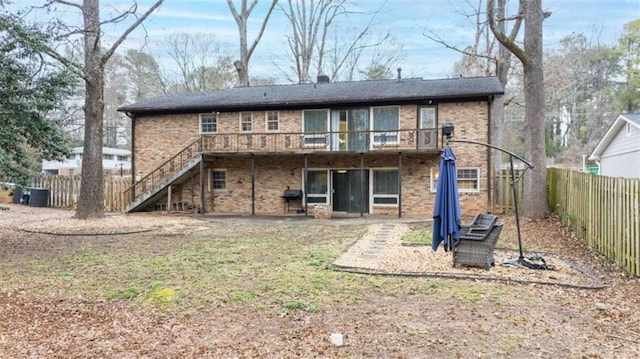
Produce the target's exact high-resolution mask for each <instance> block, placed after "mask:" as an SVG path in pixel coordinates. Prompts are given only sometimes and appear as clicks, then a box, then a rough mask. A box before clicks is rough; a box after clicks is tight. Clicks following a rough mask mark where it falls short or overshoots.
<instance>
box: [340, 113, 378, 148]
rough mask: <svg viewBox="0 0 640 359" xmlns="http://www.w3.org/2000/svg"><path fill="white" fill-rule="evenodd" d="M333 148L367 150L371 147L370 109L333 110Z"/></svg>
mask: <svg viewBox="0 0 640 359" xmlns="http://www.w3.org/2000/svg"><path fill="white" fill-rule="evenodd" d="M331 132H332V135H331V150H333V151H355V152H359V151H366V150H368V149H369V109H368V108H356V109H349V110H333V111H331Z"/></svg>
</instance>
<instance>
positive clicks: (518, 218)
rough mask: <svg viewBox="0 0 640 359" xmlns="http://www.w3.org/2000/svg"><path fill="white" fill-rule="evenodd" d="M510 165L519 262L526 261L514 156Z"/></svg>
mask: <svg viewBox="0 0 640 359" xmlns="http://www.w3.org/2000/svg"><path fill="white" fill-rule="evenodd" d="M509 163H510V165H511V191H512V193H513V209H514V211H515V212H516V229H517V231H518V249H519V251H520V257H518V261H519V262H520V261H522V260H524V255H523V254H522V237H521V236H520V214H519V213H518V191H517V190H516V176H515V172H514V170H513V156H512V155H511V154H509Z"/></svg>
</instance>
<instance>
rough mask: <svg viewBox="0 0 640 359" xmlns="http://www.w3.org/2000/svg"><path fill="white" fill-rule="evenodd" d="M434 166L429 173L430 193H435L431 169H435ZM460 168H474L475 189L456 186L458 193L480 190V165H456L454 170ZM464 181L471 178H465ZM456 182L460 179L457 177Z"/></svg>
mask: <svg viewBox="0 0 640 359" xmlns="http://www.w3.org/2000/svg"><path fill="white" fill-rule="evenodd" d="M435 169H436V167H431V173H430V175H429V187H430V189H431V192H432V193H435V192H436V190H437V188H434V183H433V170H435ZM460 170H475V171H476V174H477V175H478V176H477V177H476V188H477V189H466V188H459V187H458V193H479V192H480V167H457V168H456V171H460ZM465 181H471V179H465ZM458 182H460V179H459V178H458Z"/></svg>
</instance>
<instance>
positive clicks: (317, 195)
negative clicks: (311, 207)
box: [307, 170, 329, 203]
mask: <svg viewBox="0 0 640 359" xmlns="http://www.w3.org/2000/svg"><path fill="white" fill-rule="evenodd" d="M307 191H308V193H307V203H329V171H326V170H321V171H307Z"/></svg>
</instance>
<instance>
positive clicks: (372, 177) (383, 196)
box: [369, 167, 400, 208]
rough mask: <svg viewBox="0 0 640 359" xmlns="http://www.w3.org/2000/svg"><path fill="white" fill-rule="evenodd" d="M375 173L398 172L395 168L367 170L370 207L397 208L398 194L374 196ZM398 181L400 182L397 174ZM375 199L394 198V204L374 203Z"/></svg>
mask: <svg viewBox="0 0 640 359" xmlns="http://www.w3.org/2000/svg"><path fill="white" fill-rule="evenodd" d="M376 171H396V172H397V171H398V168H397V167H382V168H371V169H370V170H369V188H370V190H369V192H370V193H369V198H371V199H370V201H371V206H375V207H392V208H393V207H395V208H397V207H398V205H399V203H400V195H399V193H398V194H375V193H374V192H373V190H374V188H375V187H374V183H373V181H374V177H375V172H376ZM398 181H400V175H399V174H398ZM376 198H395V199H396V203H376V201H375V199H376Z"/></svg>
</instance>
